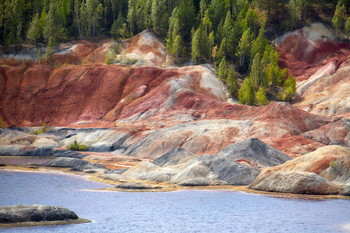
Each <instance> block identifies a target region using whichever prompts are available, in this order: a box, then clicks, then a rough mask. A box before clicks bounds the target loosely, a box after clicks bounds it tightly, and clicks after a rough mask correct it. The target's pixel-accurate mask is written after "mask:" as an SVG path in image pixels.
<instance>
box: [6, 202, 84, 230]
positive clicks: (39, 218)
mask: <svg viewBox="0 0 350 233" xmlns="http://www.w3.org/2000/svg"><path fill="white" fill-rule="evenodd" d="M87 222H90V221H89V220H86V219H81V218H79V217H78V216H77V215H76V214H75V213H74V212H73V211H71V210H69V209H66V208H62V207H56V206H43V205H31V206H29V205H14V206H3V207H0V227H16V226H38V225H60V224H78V223H87Z"/></svg>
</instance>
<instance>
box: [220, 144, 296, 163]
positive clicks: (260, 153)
mask: <svg viewBox="0 0 350 233" xmlns="http://www.w3.org/2000/svg"><path fill="white" fill-rule="evenodd" d="M216 158H217V159H221V158H227V159H230V160H234V161H236V162H238V163H242V164H244V165H248V166H251V167H254V168H258V169H261V168H265V167H273V166H277V165H280V164H282V163H285V162H286V161H288V160H290V159H291V158H290V157H289V156H288V155H286V154H284V153H282V152H281V151H279V150H276V149H275V148H273V147H271V146H269V145H267V144H265V143H264V142H262V141H261V140H259V139H258V138H250V139H248V140H245V141H242V142H238V143H235V144H233V145H231V146H228V147H226V148H225V149H223V150H221V151H220V152H219V153H218V154H217V155H216Z"/></svg>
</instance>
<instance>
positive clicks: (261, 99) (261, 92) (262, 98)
mask: <svg viewBox="0 0 350 233" xmlns="http://www.w3.org/2000/svg"><path fill="white" fill-rule="evenodd" d="M268 103H269V101H268V99H267V97H266V91H265V88H263V87H259V89H258V91H257V92H256V93H255V104H257V105H266V104H268Z"/></svg>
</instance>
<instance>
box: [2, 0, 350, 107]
mask: <svg viewBox="0 0 350 233" xmlns="http://www.w3.org/2000/svg"><path fill="white" fill-rule="evenodd" d="M0 9H3V10H1V12H0V41H1V43H2V44H5V45H6V44H14V43H22V42H30V43H38V42H44V43H47V44H48V45H49V46H51V45H53V44H55V43H58V42H61V41H65V40H69V39H76V38H79V39H92V38H100V37H106V36H113V37H115V38H117V39H124V38H128V37H130V36H132V35H135V34H137V33H139V32H141V31H143V30H145V29H152V30H153V31H154V32H156V33H157V34H158V35H160V36H161V37H162V38H164V40H165V42H166V46H167V48H168V50H169V52H170V53H171V54H172V55H173V56H174V58H175V61H176V62H177V63H180V64H181V63H183V62H185V61H187V60H188V59H192V60H193V61H194V62H196V63H213V64H214V65H215V67H216V69H217V73H218V77H219V79H221V80H222V81H223V82H224V83H226V85H227V86H228V87H229V90H230V94H231V95H232V96H233V97H235V98H238V99H239V101H240V102H241V103H244V104H250V105H264V104H267V103H268V102H269V101H270V100H282V101H288V100H291V98H292V96H293V95H294V92H295V83H296V81H295V78H293V77H289V76H288V73H287V71H286V70H285V69H281V68H280V67H279V66H278V61H279V54H278V52H277V51H276V50H275V48H274V47H273V46H272V45H271V43H270V41H269V40H268V39H267V37H266V35H267V34H268V32H267V31H268V30H267V29H269V30H271V29H273V30H275V31H277V32H278V31H279V30H284V31H286V30H291V29H294V28H297V27H300V26H302V25H303V24H304V23H305V20H306V18H308V17H319V16H322V15H318V14H322V11H321V13H319V11H320V9H325V10H326V12H328V11H329V9H331V10H332V11H333V12H334V14H333V18H331V19H329V21H330V22H329V23H330V24H331V25H333V27H334V28H335V29H336V30H337V32H339V33H349V32H350V17H348V15H349V16H350V12H349V1H346V0H338V1H336V0H335V1H326V0H36V1H32V0H0Z"/></svg>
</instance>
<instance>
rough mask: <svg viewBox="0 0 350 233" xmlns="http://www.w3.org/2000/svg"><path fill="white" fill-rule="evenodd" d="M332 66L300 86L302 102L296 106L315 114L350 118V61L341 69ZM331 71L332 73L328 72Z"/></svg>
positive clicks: (298, 89) (321, 70) (322, 69)
mask: <svg viewBox="0 0 350 233" xmlns="http://www.w3.org/2000/svg"><path fill="white" fill-rule="evenodd" d="M349 58H350V56H349ZM332 64H333V63H332ZM332 64H330V65H326V66H325V67H323V68H321V69H320V70H318V71H317V72H316V73H315V74H314V75H313V76H312V77H311V78H309V79H308V80H307V81H304V82H301V83H300V84H298V88H297V91H298V93H299V94H300V97H301V101H300V102H298V103H296V104H295V106H298V107H299V108H301V109H303V110H305V111H308V112H311V113H314V114H322V115H328V116H350V99H349V96H350V75H349V72H350V60H347V61H346V62H344V63H342V65H341V66H340V67H339V69H337V67H335V66H334V65H332ZM331 66H332V67H331ZM329 69H332V72H329V71H327V70H329Z"/></svg>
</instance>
